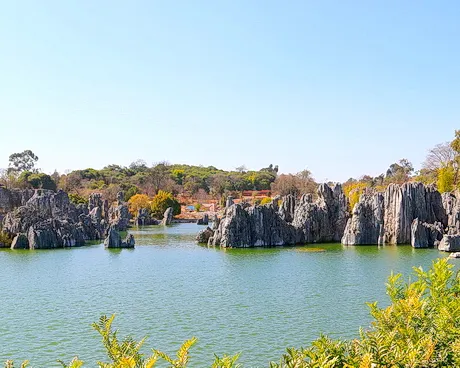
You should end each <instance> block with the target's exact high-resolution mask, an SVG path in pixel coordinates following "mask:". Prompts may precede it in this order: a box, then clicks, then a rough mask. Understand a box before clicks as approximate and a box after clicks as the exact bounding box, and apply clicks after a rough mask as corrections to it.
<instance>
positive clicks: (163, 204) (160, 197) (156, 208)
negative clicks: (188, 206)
mask: <svg viewBox="0 0 460 368" xmlns="http://www.w3.org/2000/svg"><path fill="white" fill-rule="evenodd" d="M168 207H172V208H173V214H174V215H179V214H180V203H179V201H178V200H177V199H175V198H174V196H173V195H172V194H171V193H169V192H165V191H163V190H160V191H158V194H157V195H156V196H155V197H153V199H152V203H151V206H150V209H151V210H152V214H153V215H154V216H156V217H161V216H163V214H164V212H165V211H166V210H167V209H168Z"/></svg>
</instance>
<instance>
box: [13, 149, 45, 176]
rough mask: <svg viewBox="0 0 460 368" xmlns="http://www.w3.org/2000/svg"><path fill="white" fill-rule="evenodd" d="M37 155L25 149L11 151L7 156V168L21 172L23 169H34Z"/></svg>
mask: <svg viewBox="0 0 460 368" xmlns="http://www.w3.org/2000/svg"><path fill="white" fill-rule="evenodd" d="M37 161H38V157H37V156H36V155H35V154H34V153H33V152H32V151H31V150H25V151H23V152H20V153H13V154H12V155H10V158H9V162H10V163H9V165H8V170H9V171H12V172H17V173H21V172H23V171H34V167H35V163H36V162H37Z"/></svg>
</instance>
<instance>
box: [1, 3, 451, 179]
mask: <svg viewBox="0 0 460 368" xmlns="http://www.w3.org/2000/svg"><path fill="white" fill-rule="evenodd" d="M459 14H460V2H458V1H401V0H394V1H392V0H382V1H369V0H363V1H339V0H337V1H326V0H325V1H320V0H318V1H307V0H300V1H294V0H288V1H281V0H280V1H265V0H264V1H262V0H260V1H251V0H232V1H215V0H212V1H211V0H210V1H199V0H194V1H190V0H184V1H173V0H165V1H147V0H146V1H112V0H111V1H102V0H98V1H93V0H88V1H82V0H78V1H77V0H65V1H62V0H56V1H47V0H44V1H36V0H31V1H20V0H15V1H8V0H0V126H1V129H0V137H1V141H0V167H6V166H7V164H8V156H9V155H10V154H11V153H13V152H20V151H22V150H24V149H31V150H33V151H34V152H35V153H36V154H37V155H38V156H39V157H40V161H39V167H41V168H42V169H43V170H44V171H46V172H51V171H53V170H54V169H57V170H58V171H60V172H64V171H65V170H66V169H76V168H86V167H94V168H101V167H103V166H105V165H107V164H111V163H118V164H121V165H129V163H130V162H132V161H134V160H136V159H139V158H142V159H144V160H146V161H147V163H149V164H150V163H153V162H157V161H162V160H167V161H169V162H171V163H188V164H202V165H205V166H207V165H214V166H216V167H219V168H224V169H232V168H235V167H236V166H240V165H242V164H244V165H246V167H248V168H250V169H259V168H261V167H264V166H267V165H268V164H270V163H273V164H278V165H279V166H280V170H281V171H282V172H297V171H300V170H302V169H304V168H309V169H310V170H311V171H312V172H313V175H314V177H315V178H316V179H317V180H321V181H322V180H325V179H329V180H336V181H342V180H346V179H347V178H349V177H351V176H354V177H358V176H360V175H362V174H371V175H377V174H380V173H381V172H384V171H385V170H386V168H387V167H388V166H389V165H390V164H391V163H392V162H395V161H396V160H398V159H400V158H403V157H405V158H408V159H409V160H411V161H412V162H413V163H414V165H415V167H416V168H419V167H420V164H421V162H422V161H423V159H424V157H425V155H426V152H427V150H428V149H429V148H430V147H432V146H434V145H435V144H437V143H440V142H444V141H447V140H450V139H451V138H452V136H453V134H454V130H455V129H456V128H459V129H460V124H459V117H460V44H459V42H460V41H459V40H460V22H459V21H458V20H459Z"/></svg>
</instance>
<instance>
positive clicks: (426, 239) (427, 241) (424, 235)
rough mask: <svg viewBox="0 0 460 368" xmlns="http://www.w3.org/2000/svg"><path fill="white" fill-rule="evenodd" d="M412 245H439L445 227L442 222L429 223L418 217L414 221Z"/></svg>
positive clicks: (415, 246) (427, 246)
mask: <svg viewBox="0 0 460 368" xmlns="http://www.w3.org/2000/svg"><path fill="white" fill-rule="evenodd" d="M411 233H412V235H411V245H412V247H414V248H429V247H433V246H434V247H437V246H438V245H439V243H440V242H441V240H442V238H443V234H444V229H443V227H442V224H441V223H440V222H436V223H434V224H428V223H426V222H421V221H420V220H419V219H418V218H416V219H415V220H414V221H413V222H412V228H411Z"/></svg>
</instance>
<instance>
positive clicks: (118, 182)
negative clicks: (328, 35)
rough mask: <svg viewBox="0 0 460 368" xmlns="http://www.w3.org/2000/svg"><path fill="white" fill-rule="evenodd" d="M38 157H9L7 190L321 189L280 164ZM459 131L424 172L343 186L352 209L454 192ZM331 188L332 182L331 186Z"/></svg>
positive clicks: (0, 181)
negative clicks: (401, 196) (381, 194)
mask: <svg viewBox="0 0 460 368" xmlns="http://www.w3.org/2000/svg"><path fill="white" fill-rule="evenodd" d="M37 161H38V157H37V156H36V155H35V154H34V153H33V152H32V151H30V150H26V151H24V152H20V153H14V154H12V155H11V156H10V157H9V167H8V168H7V169H5V170H2V171H1V172H0V185H3V186H6V187H8V188H44V189H51V190H56V189H63V190H65V191H66V192H68V193H69V194H71V198H72V199H73V200H74V201H77V202H78V201H81V200H84V198H87V197H88V195H89V194H90V193H92V192H95V191H98V192H101V193H102V194H103V195H104V197H105V198H107V199H109V200H114V199H115V198H116V195H117V193H118V192H119V191H124V193H125V200H126V201H128V200H129V199H130V198H131V197H133V196H134V195H136V194H143V195H146V196H148V197H150V198H153V197H154V196H155V195H157V194H158V193H159V192H160V191H162V192H166V193H171V194H172V195H173V196H178V195H185V196H188V197H191V198H200V197H207V198H213V199H218V200H222V199H223V198H226V197H227V196H228V195H232V196H237V197H238V196H241V193H242V192H243V191H262V190H265V191H271V194H272V195H274V194H280V195H287V194H293V195H295V196H297V197H298V196H300V195H302V194H305V193H311V194H313V195H314V194H315V193H316V188H317V186H318V184H317V182H316V181H315V179H314V177H313V175H312V173H311V172H310V171H309V170H307V169H305V170H303V171H301V172H299V173H296V174H280V173H279V168H278V166H277V165H273V164H270V165H268V166H267V167H264V168H261V169H260V170H248V169H246V167H245V166H244V165H243V166H239V167H237V168H235V169H234V170H230V171H226V170H221V169H218V168H216V167H214V166H207V167H204V166H195V165H183V164H170V163H168V162H158V163H155V164H153V165H151V166H148V165H147V164H146V162H145V161H144V160H137V161H135V162H132V163H131V164H130V165H129V166H127V167H125V166H120V165H108V166H106V167H104V168H102V169H100V170H96V169H93V168H87V169H84V170H74V171H71V172H68V173H65V174H60V173H58V172H54V173H53V174H51V175H48V174H45V173H43V172H41V170H40V169H38V168H36V163H37ZM459 169H460V130H457V131H455V135H454V137H453V139H452V141H450V142H445V143H440V144H437V145H436V146H434V147H433V148H432V149H430V150H429V151H428V154H427V156H426V159H425V161H424V163H423V165H422V168H421V169H420V170H419V171H417V172H415V170H414V167H413V165H412V163H411V162H410V161H409V160H407V159H404V158H403V159H401V160H399V161H398V162H395V163H393V164H391V165H390V166H389V167H388V169H387V170H386V171H385V172H384V173H382V174H380V175H378V176H375V177H374V176H371V175H362V176H361V177H359V178H350V179H348V180H347V181H345V182H344V183H343V187H344V192H345V194H346V195H347V196H348V197H349V199H350V202H351V206H353V205H354V203H356V202H357V201H358V199H359V196H360V195H361V194H362V193H363V192H364V191H366V190H372V191H383V190H385V188H386V187H387V186H388V185H389V184H392V183H396V184H402V183H405V182H408V181H420V182H422V183H424V184H434V185H436V186H437V188H438V190H439V191H440V192H446V191H452V190H455V189H457V188H458V187H459V185H460V176H459ZM329 184H332V183H329Z"/></svg>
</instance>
